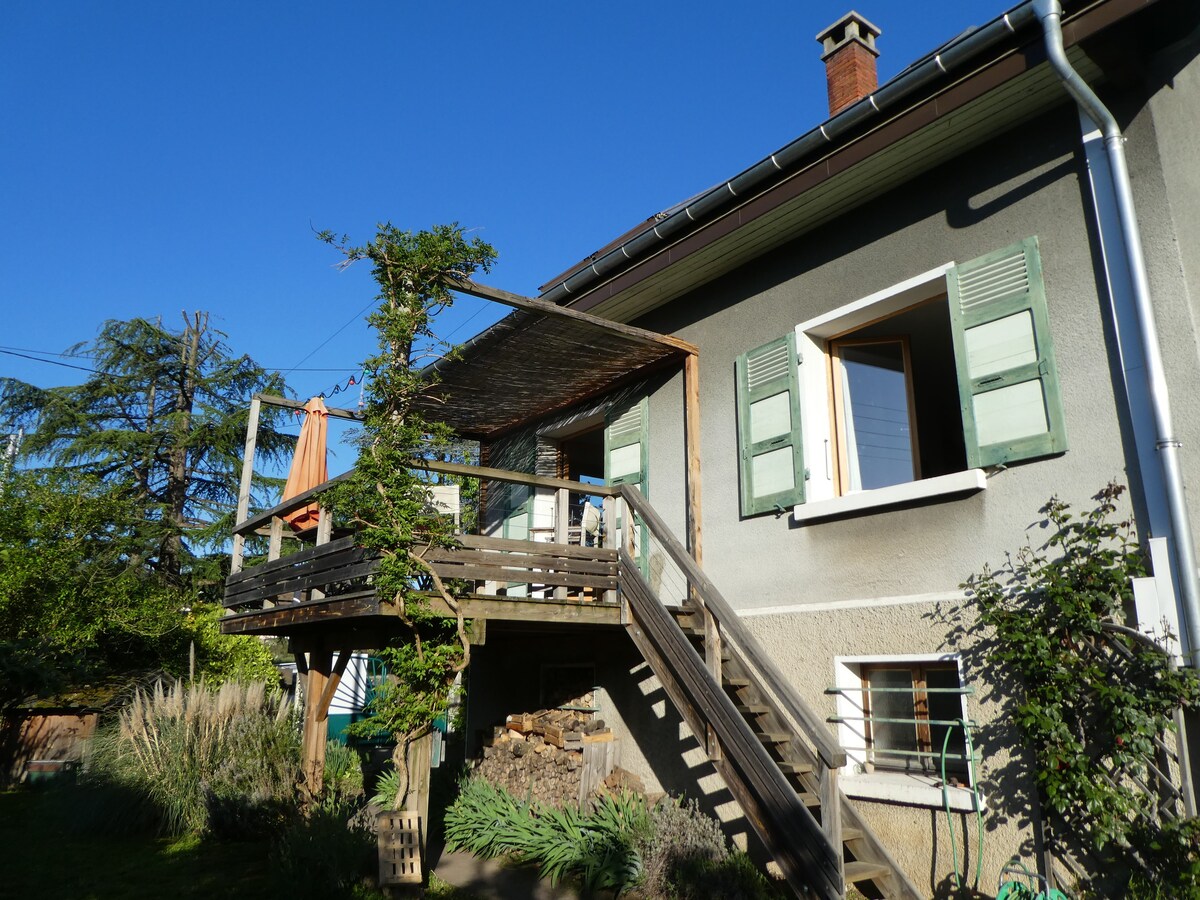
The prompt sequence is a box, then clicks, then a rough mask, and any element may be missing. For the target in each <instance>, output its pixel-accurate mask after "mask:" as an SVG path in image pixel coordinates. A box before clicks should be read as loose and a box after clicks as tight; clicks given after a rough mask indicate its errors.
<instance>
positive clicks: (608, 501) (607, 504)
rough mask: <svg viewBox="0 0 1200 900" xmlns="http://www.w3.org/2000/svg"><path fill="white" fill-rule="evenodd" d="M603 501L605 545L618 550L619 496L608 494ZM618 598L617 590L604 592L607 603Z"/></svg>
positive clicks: (602, 525)
mask: <svg viewBox="0 0 1200 900" xmlns="http://www.w3.org/2000/svg"><path fill="white" fill-rule="evenodd" d="M602 502H603V504H604V508H603V510H602V511H601V514H600V523H601V528H602V530H603V532H604V546H605V547H606V548H608V549H609V550H616V549H617V547H618V546H619V544H618V543H617V498H616V497H611V496H608V497H605V498H604V500H603V501H602ZM616 599H617V593H616V591H605V592H604V602H605V603H612V602H614V601H615V600H616Z"/></svg>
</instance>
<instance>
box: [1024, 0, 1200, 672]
mask: <svg viewBox="0 0 1200 900" xmlns="http://www.w3.org/2000/svg"><path fill="white" fill-rule="evenodd" d="M1033 3H1034V8H1035V10H1036V12H1037V15H1038V18H1039V19H1041V22H1042V31H1043V33H1044V35H1045V38H1046V55H1047V56H1048V57H1049V60H1050V65H1051V66H1052V67H1053V68H1054V71H1055V72H1056V74H1057V75H1058V77H1059V78H1060V79H1061V80H1062V82H1063V85H1064V86H1065V87H1066V89H1067V92H1068V93H1069V94H1070V95H1071V96H1072V98H1074V100H1075V102H1076V103H1077V104H1078V105H1079V108H1080V109H1081V110H1082V111H1083V113H1084V115H1086V116H1087V117H1088V118H1089V119H1091V120H1092V122H1093V123H1095V125H1096V127H1097V128H1099V129H1100V130H1101V131H1102V132H1103V134H1104V148H1105V151H1106V152H1107V156H1108V162H1109V167H1110V169H1111V170H1112V190H1113V200H1114V201H1115V204H1116V208H1117V211H1118V216H1119V219H1120V225H1121V230H1122V231H1123V233H1124V234H1123V237H1124V240H1123V244H1124V251H1125V256H1126V262H1127V264H1128V266H1129V273H1130V279H1131V281H1132V285H1133V303H1134V309H1135V311H1136V314H1137V317H1138V322H1139V325H1140V326H1141V334H1142V352H1143V354H1144V356H1145V365H1146V373H1147V375H1146V377H1147V380H1148V382H1149V385H1148V387H1149V394H1150V403H1151V410H1152V412H1153V415H1154V428H1155V448H1156V449H1157V450H1158V454H1159V463H1160V465H1161V467H1162V476H1163V482H1164V486H1165V488H1166V494H1167V506H1168V509H1169V516H1170V520H1171V530H1172V532H1173V534H1172V535H1171V537H1172V538H1173V544H1174V548H1175V564H1176V567H1177V570H1178V571H1177V572H1176V573H1175V574H1176V577H1177V579H1178V580H1177V584H1178V585H1179V601H1180V613H1181V614H1182V619H1183V629H1184V631H1185V632H1186V634H1185V635H1184V637H1185V638H1186V643H1187V646H1186V647H1185V651H1184V652H1185V657H1184V658H1185V660H1186V663H1187V665H1189V666H1192V667H1196V666H1197V663H1198V660H1197V654H1198V653H1200V576H1197V571H1196V550H1195V546H1194V543H1193V538H1192V525H1191V521H1190V519H1189V516H1188V511H1187V504H1186V501H1185V499H1184V490H1183V472H1182V469H1181V467H1180V463H1179V448H1180V446H1181V445H1180V441H1179V439H1178V438H1177V437H1176V436H1175V427H1174V425H1173V423H1172V420H1171V406H1170V402H1169V399H1168V396H1167V377H1166V372H1165V370H1164V369H1163V361H1162V352H1161V350H1160V348H1159V342H1158V326H1157V323H1156V321H1155V317H1154V308H1153V306H1152V305H1151V302H1150V284H1149V279H1148V277H1147V275H1146V261H1145V259H1144V258H1143V256H1142V239H1141V234H1140V232H1139V229H1138V221H1137V214H1136V212H1135V211H1134V207H1133V191H1132V189H1131V187H1130V183H1129V168H1128V165H1127V164H1126V161H1125V137H1124V135H1123V134H1121V128H1120V126H1119V125H1118V124H1117V120H1116V119H1115V118H1114V117H1113V115H1112V113H1111V112H1109V111H1108V109H1107V108H1106V107H1105V106H1104V104H1103V103H1102V102H1101V101H1100V98H1099V97H1097V96H1096V94H1095V93H1094V92H1093V91H1092V89H1091V88H1090V87H1088V85H1087V83H1086V82H1085V81H1084V80H1083V79H1082V78H1081V77H1080V76H1079V73H1077V72H1076V71H1075V70H1074V69H1073V68H1072V67H1071V63H1070V62H1069V61H1068V60H1067V56H1066V53H1065V52H1064V51H1063V38H1062V25H1061V18H1062V6H1061V5H1060V4H1059V2H1058V0H1033Z"/></svg>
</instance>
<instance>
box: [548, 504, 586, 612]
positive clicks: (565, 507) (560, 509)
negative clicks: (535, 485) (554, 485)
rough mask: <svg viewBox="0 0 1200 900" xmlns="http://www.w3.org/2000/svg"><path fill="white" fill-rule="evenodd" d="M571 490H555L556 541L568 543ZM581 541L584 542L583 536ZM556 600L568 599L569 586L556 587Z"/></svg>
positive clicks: (557, 542)
mask: <svg viewBox="0 0 1200 900" xmlns="http://www.w3.org/2000/svg"><path fill="white" fill-rule="evenodd" d="M570 512H571V492H570V491H568V490H567V489H566V488H565V487H562V488H558V489H557V490H556V491H555V492H554V543H556V544H566V543H568V542H569V541H568V530H569V529H570V525H571V519H570ZM580 543H583V541H582V538H581V539H580ZM554 599H555V600H566V599H567V588H566V586H565V585H560V586H558V587H556V588H555V589H554Z"/></svg>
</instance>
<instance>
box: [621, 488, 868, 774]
mask: <svg viewBox="0 0 1200 900" xmlns="http://www.w3.org/2000/svg"><path fill="white" fill-rule="evenodd" d="M620 490H621V497H622V498H624V500H625V502H626V503H627V504H628V505H629V507H630V508H631V509H632V510H633V511H634V512H635V513H637V515H639V516H641V518H642V520H643V521H644V522H645V523H646V525H647V526H648V527H649V528H650V531H651V533H653V534H654V537H655V539H656V540H657V541H658V542H659V543H660V544H662V546H663V549H665V550H666V551H667V554H668V555H669V556H670V557H671V559H672V560H674V562H675V564H676V565H677V566H679V568H680V570H681V571H682V572H683V574H684V575H685V576H686V577H687V579H688V581H689V582H690V583H691V585H692V587H693V588H695V590H696V593H697V594H698V595H699V599H700V601H701V602H702V603H703V604H704V606H705V607H706V608H707V609H708V610H709V611H710V612H711V613H712V614H713V616H714V617H715V618H716V620H717V623H718V625H719V626H720V628H721V631H722V633H723V635H724V637H725V638H726V639H732V642H733V643H734V644H735V645H736V646H737V647H738V649H740V650H741V651H742V654H743V655H744V656H745V658H746V661H747V662H748V663H750V664H751V666H753V667H754V668H755V669H757V670H758V672H759V674H760V675H761V676H762V678H763V680H764V681H765V683H766V686H767V687H768V688H769V689H770V690H771V692H772V693H774V694H775V696H776V697H778V698H779V702H780V703H781V704H782V706H783V709H784V712H786V713H787V714H788V715H789V716H791V717H792V718H793V719H794V720H795V721H796V723H797V724H798V725H800V727H801V728H803V729H804V734H805V735H806V736H807V737H808V739H809V740H810V741H812V743H813V746H814V747H815V748H816V751H817V755H818V756H820V758H821V760H822V761H823V762H824V763H825V765H827V766H832V767H834V768H841V767H842V766H844V765H845V764H846V751H845V750H843V749H842V748H841V747H840V746H839V745H838V743H837V742H836V741H835V740H834V739H833V735H831V734H830V733H829V729H828V728H827V727H826V724H825V720H824V719H823V718H822V717H821V716H819V715H818V714H817V712H816V711H815V710H814V709H813V708H812V707H810V706H809V705H808V704H807V703H805V702H804V699H803V698H802V697H801V696H800V695H799V694H798V693H796V689H795V688H793V687H792V686H791V684H790V683H789V682H788V680H787V679H786V678H785V677H784V676H783V673H782V672H780V671H779V668H778V667H777V666H776V665H775V663H774V661H772V659H771V657H770V656H768V655H767V652H766V651H765V650H764V649H763V648H762V645H761V644H759V643H758V641H757V640H755V638H754V635H752V634H751V633H750V631H749V629H747V628H746V626H745V625H744V624H743V623H742V620H741V619H740V618H739V617H738V615H737V613H735V612H734V611H733V608H732V607H731V606H730V605H729V603H728V602H727V601H726V600H725V598H724V597H723V596H722V595H721V592H720V591H718V590H717V588H716V586H715V585H714V584H713V583H712V582H711V581H709V579H708V576H707V575H705V574H704V572H703V571H701V569H700V567H699V566H697V565H696V561H695V560H694V559H692V557H691V556H690V555H689V554H688V552H687V551H686V550H685V549H684V547H683V545H682V544H680V543H679V541H678V540H677V539H676V538H675V536H674V535H673V534H672V533H671V530H670V528H668V527H667V524H666V523H665V522H664V521H663V520H662V518H661V517H660V516H659V515H658V513H657V512H655V510H654V507H652V506H651V505H650V504H649V503H648V502H647V501H646V498H645V497H643V496H642V494H641V491H638V490H636V489H635V488H633V487H632V486H630V485H621V488H620Z"/></svg>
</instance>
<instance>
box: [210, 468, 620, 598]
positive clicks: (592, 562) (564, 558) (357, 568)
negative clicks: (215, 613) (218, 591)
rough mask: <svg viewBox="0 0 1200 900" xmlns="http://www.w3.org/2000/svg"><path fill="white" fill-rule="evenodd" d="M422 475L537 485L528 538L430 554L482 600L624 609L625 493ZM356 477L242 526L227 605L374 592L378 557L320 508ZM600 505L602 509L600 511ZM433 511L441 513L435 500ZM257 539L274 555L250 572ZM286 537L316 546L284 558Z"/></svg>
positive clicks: (464, 539)
mask: <svg viewBox="0 0 1200 900" xmlns="http://www.w3.org/2000/svg"><path fill="white" fill-rule="evenodd" d="M413 469H415V470H420V471H426V472H431V473H438V474H441V475H452V476H456V477H459V478H473V479H477V480H479V481H482V482H485V483H488V484H490V485H493V486H495V485H505V484H512V485H520V486H522V487H525V488H527V489H529V491H530V493H531V495H532V497H533V500H534V508H532V509H531V510H530V511H529V518H528V520H527V521H526V522H525V527H524V529H523V533H524V539H511V538H504V537H499V536H495V535H494V534H488V533H484V534H480V535H469V534H463V535H459V537H458V540H459V543H460V547H458V548H455V549H451V550H443V549H437V548H430V549H429V550H427V551H426V552H425V553H424V554H423V555H424V556H425V558H426V559H427V560H428V561H429V562H430V563H431V564H432V565H433V566H434V568H435V570H436V571H437V572H438V574H439V576H441V577H442V578H455V579H462V580H466V581H472V582H475V583H476V589H477V590H476V593H477V595H478V596H523V597H528V598H530V599H542V600H559V601H565V600H570V599H578V600H588V601H597V602H603V603H610V604H615V603H616V586H617V585H616V560H617V554H616V534H617V526H616V522H617V520H618V518H619V516H618V513H617V511H616V508H617V504H618V502H619V500H618V493H619V491H618V489H617V488H613V487H607V486H604V485H595V484H587V483H584V482H579V481H571V480H569V479H563V478H549V477H545V476H540V475H529V474H526V473H522V472H510V471H508V470H505V469H495V468H491V467H488V466H468V465H460V464H457V463H447V462H440V461H436V460H415V461H414V462H413ZM347 477H348V475H339V476H338V477H336V478H332V479H330V480H328V481H326V482H324V483H323V484H320V485H317V486H316V487H314V488H312V489H311V490H308V491H305V492H304V493H302V494H299V495H297V496H295V497H292V498H290V499H288V500H285V501H283V502H281V503H278V504H276V505H275V506H272V507H271V508H269V509H265V510H263V511H261V512H258V513H255V514H254V515H247V516H246V517H245V518H244V519H243V520H242V521H240V522H238V523H237V524H235V526H234V528H233V533H234V537H235V540H234V544H233V552H232V561H231V566H230V572H231V574H230V577H229V579H228V580H227V582H226V594H225V596H226V599H225V605H226V606H227V607H230V608H261V607H263V606H271V605H274V603H276V602H278V601H281V600H287V601H291V602H296V601H298V602H304V601H310V600H320V599H323V598H324V597H325V596H326V594H327V592H328V591H329V589H330V588H331V586H332V585H335V584H336V585H337V588H336V590H338V591H339V593H344V592H346V591H348V590H353V589H355V588H362V589H364V590H367V589H369V585H368V584H367V582H369V579H370V576H371V574H372V573H373V571H374V568H375V566H374V558H373V557H372V556H371V555H370V554H369V553H367V552H366V551H364V550H362V549H361V548H357V547H355V546H354V541H353V537H352V536H351V534H350V531H349V529H347V528H343V527H339V523H336V522H334V520H333V516H332V514H331V512H330V511H329V510H328V509H325V508H324V507H322V506H321V496H322V495H323V494H324V493H325V492H327V491H328V490H329V489H330V488H332V487H334V486H335V485H337V484H338V483H339V482H341V481H343V480H345V479H346V478H347ZM432 487H433V485H431V488H432ZM597 500H598V501H600V505H599V506H595V505H593V504H594V501H597ZM313 505H315V506H316V507H317V523H318V524H317V525H316V526H315V528H310V529H308V530H306V531H303V532H300V533H297V534H293V533H292V531H291V529H290V528H289V527H288V525H287V523H286V519H285V517H287V516H288V515H290V514H292V513H295V512H296V511H298V510H301V509H304V508H306V507H309V506H313ZM585 505H593V509H594V514H593V515H592V516H591V518H593V519H594V521H595V524H596V525H597V527H595V528H590V529H589V528H587V527H585V526H583V525H582V524H581V523H580V522H579V521H577V519H578V514H579V512H580V511H581V510H583V509H585ZM431 506H432V507H433V508H434V509H437V504H436V501H434V500H433V499H432V498H431ZM573 514H574V515H573ZM485 518H486V517H485ZM484 524H485V526H487V525H491V524H493V523H490V522H485V523H484ZM487 530H488V528H487V527H485V529H484V531H485V532H486V531H487ZM492 530H495V529H492ZM252 534H260V535H265V536H266V537H267V553H266V558H265V559H260V560H258V561H256V562H255V563H254V564H253V565H252V566H249V567H248V566H247V559H246V555H245V554H246V537H247V536H249V535H252ZM285 536H291V537H293V538H296V539H298V540H299V541H300V542H301V544H302V545H307V546H304V547H303V548H302V549H301V550H299V551H298V552H294V553H289V554H286V555H285V554H284V553H283V550H284V537H285Z"/></svg>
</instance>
